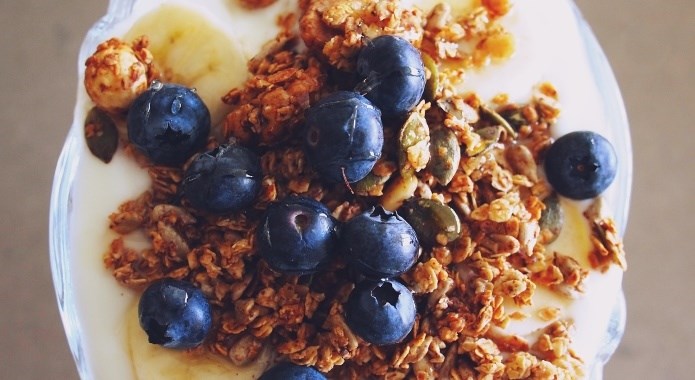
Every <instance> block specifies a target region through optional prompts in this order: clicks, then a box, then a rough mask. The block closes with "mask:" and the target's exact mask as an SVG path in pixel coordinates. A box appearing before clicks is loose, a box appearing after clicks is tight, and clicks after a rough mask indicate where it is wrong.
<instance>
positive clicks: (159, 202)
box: [104, 0, 625, 379]
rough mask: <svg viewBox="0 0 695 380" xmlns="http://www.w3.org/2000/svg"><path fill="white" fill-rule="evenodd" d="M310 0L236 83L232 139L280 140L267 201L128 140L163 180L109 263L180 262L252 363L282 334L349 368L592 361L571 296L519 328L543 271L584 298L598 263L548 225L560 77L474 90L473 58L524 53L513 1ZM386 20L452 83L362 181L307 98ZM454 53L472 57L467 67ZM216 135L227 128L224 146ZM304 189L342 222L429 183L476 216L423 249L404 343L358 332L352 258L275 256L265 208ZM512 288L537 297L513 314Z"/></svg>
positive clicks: (597, 255)
mask: <svg viewBox="0 0 695 380" xmlns="http://www.w3.org/2000/svg"><path fill="white" fill-rule="evenodd" d="M244 3H247V4H249V5H252V6H261V5H262V4H265V3H268V2H266V1H261V2H249V1H245V2H244ZM300 6H301V8H302V11H303V12H302V15H301V17H300V18H299V20H295V19H294V18H293V17H287V18H285V19H284V20H283V22H284V24H285V25H287V27H286V28H285V30H283V31H282V32H281V33H280V35H278V37H277V38H276V39H275V40H274V41H271V42H270V43H269V44H268V45H267V46H266V48H265V49H264V51H263V52H261V53H260V54H259V55H258V56H256V57H255V58H253V59H252V60H251V61H250V62H249V71H250V73H251V77H250V79H248V80H247V82H246V83H245V84H244V85H243V86H242V87H240V88H235V89H231V90H230V91H229V93H228V94H227V95H226V96H225V97H224V102H225V103H227V104H229V105H231V106H232V110H231V112H230V113H229V114H228V115H227V117H226V119H225V122H224V125H223V128H222V139H223V140H229V139H235V140H236V141H237V142H239V143H241V144H243V145H246V146H250V147H255V148H258V147H262V149H263V152H264V153H263V154H262V157H261V163H262V169H263V174H264V179H263V187H262V191H261V194H260V195H259V197H258V199H257V201H256V203H255V204H254V206H253V207H252V208H251V209H249V210H247V211H245V212H238V213H233V214H231V215H225V216H214V215H208V214H205V213H201V212H199V211H196V210H195V209H192V208H191V207H189V206H188V205H187V204H186V201H185V200H184V201H181V200H180V199H179V198H180V197H178V193H179V185H180V183H181V173H182V169H183V168H165V167H158V166H152V165H151V164H149V163H148V162H147V161H146V160H145V159H143V158H142V157H140V156H139V155H138V154H137V153H135V152H134V151H133V150H132V148H129V147H126V152H128V153H129V154H130V155H131V156H133V157H134V158H135V159H136V160H138V162H139V163H141V165H142V166H144V167H146V168H147V170H148V172H149V174H150V176H151V178H152V179H153V186H152V188H151V189H150V190H149V191H148V192H146V193H145V194H143V195H142V196H141V197H139V198H137V199H134V200H131V201H129V202H126V203H124V204H123V205H121V206H120V207H119V209H118V210H117V211H115V212H114V213H113V214H112V215H111V217H110V222H111V225H110V227H111V229H112V230H113V231H115V232H116V233H118V234H119V235H121V236H120V237H118V238H117V239H115V240H113V242H112V243H111V245H110V247H109V249H108V251H107V253H106V255H105V258H104V262H105V265H106V266H107V267H108V268H109V269H110V270H111V271H112V272H113V274H114V277H115V278H116V280H117V281H119V282H121V283H122V284H124V285H126V286H129V287H132V288H135V289H141V288H143V287H144V286H146V285H147V284H149V283H151V282H153V281H155V280H157V279H159V278H162V277H172V278H177V279H185V280H187V281H190V282H192V283H193V284H195V285H196V286H197V287H199V288H200V289H201V290H202V291H203V292H204V293H205V295H206V296H207V297H208V299H209V300H210V301H211V303H212V305H213V311H214V320H215V328H214V333H213V334H212V336H211V337H210V338H209V339H208V341H207V342H206V343H205V346H206V349H207V350H209V351H210V352H213V353H215V354H218V355H220V356H222V357H226V358H228V359H229V360H231V361H232V362H233V363H235V364H238V365H244V364H247V363H249V362H251V361H253V360H255V359H256V358H257V357H258V356H259V355H260V353H261V351H262V350H263V349H264V348H266V347H272V348H274V350H275V353H276V354H277V355H278V356H281V357H283V358H286V359H288V360H291V361H293V362H295V363H297V364H302V365H312V366H315V367H316V368H317V369H319V370H320V371H323V372H326V373H328V374H329V376H330V377H332V378H340V379H363V378H374V377H377V378H384V379H405V378H417V379H434V378H452V379H472V378H476V379H525V378H533V379H554V378H578V377H581V376H582V375H583V369H582V360H581V359H580V358H578V357H577V355H576V354H575V353H574V351H572V349H571V335H570V332H569V329H570V326H571V321H570V320H566V319H563V316H562V313H561V311H560V310H558V309H555V308H552V307H546V308H542V309H541V310H540V311H539V312H538V317H539V318H540V319H541V320H543V321H545V322H547V324H546V327H545V328H544V329H543V331H541V333H540V334H539V336H538V337H537V338H536V339H535V340H534V341H530V342H527V341H526V340H524V339H523V338H521V337H518V336H515V335H510V334H508V333H506V332H504V330H503V329H504V327H505V326H506V325H507V324H508V323H510V321H511V320H515V319H524V318H529V317H530V316H529V315H528V314H525V313H524V312H523V307H526V306H528V305H530V304H531V303H532V298H533V295H534V292H535V291H536V289H537V288H538V287H545V288H547V289H548V290H550V291H553V292H555V293H557V294H561V295H563V296H567V297H576V296H579V295H581V293H582V291H583V287H582V285H583V282H584V280H585V278H586V277H587V275H588V270H587V269H585V268H583V267H582V266H581V265H580V264H579V263H578V262H577V261H576V260H575V259H573V258H572V257H569V256H566V255H563V254H562V253H560V252H549V251H547V250H546V245H545V240H544V237H543V235H542V230H541V227H540V219H541V215H542V211H543V209H544V208H545V204H544V202H543V199H545V197H547V196H548V194H549V193H550V192H551V190H550V189H549V186H548V184H547V183H545V181H544V179H543V178H542V177H541V176H539V175H538V167H537V166H538V162H540V160H541V159H542V155H543V152H544V150H545V149H546V148H547V147H548V146H549V145H550V144H551V143H552V138H551V135H550V130H551V127H552V125H553V124H554V123H555V121H556V118H557V116H558V114H559V106H558V100H557V93H556V91H555V90H554V88H553V87H552V86H551V85H550V84H547V83H544V84H540V85H539V86H538V87H537V88H536V89H535V90H534V96H533V97H532V99H531V100H530V101H529V102H528V103H527V104H511V103H509V102H508V100H507V99H506V97H505V96H500V97H497V98H496V99H495V102H493V104H485V103H484V102H482V101H481V100H480V99H479V98H478V97H477V96H475V94H460V93H458V92H457V90H456V84H457V83H458V82H459V81H460V80H461V78H462V75H463V70H466V69H469V68H472V67H479V66H483V65H486V64H488V63H489V62H491V61H495V60H504V59H506V58H508V57H509V56H510V55H511V54H512V53H513V50H514V40H513V37H512V36H511V35H510V34H509V33H508V32H507V31H505V30H504V29H503V28H502V27H501V26H500V24H499V22H498V21H499V20H500V19H501V18H502V17H504V15H506V14H507V13H508V11H509V9H510V7H511V5H510V2H509V1H506V0H485V1H482V3H481V5H480V6H479V7H476V8H474V9H472V10H470V11H469V12H468V13H466V14H463V15H457V16H455V15H453V14H452V12H451V9H450V8H449V7H448V6H447V5H445V4H440V5H437V6H436V7H435V8H434V9H433V11H432V12H431V13H430V14H429V15H424V14H423V12H422V11H420V10H419V9H417V8H408V7H404V6H403V5H402V4H401V3H400V2H399V1H396V0H388V1H381V2H369V1H362V0H358V1H346V0H335V1H328V0H303V1H301V2H300ZM296 23H298V24H299V34H300V36H301V38H302V40H303V41H304V43H305V44H306V46H307V47H308V49H307V50H302V49H300V48H298V44H297V42H298V36H296V35H294V34H293V32H292V31H291V30H292V28H291V26H293V25H294V24H296ZM381 34H397V35H401V36H403V37H405V38H406V39H408V40H410V41H411V42H412V43H413V44H414V45H415V46H418V47H420V48H421V49H422V51H423V52H425V53H427V54H429V55H430V56H431V57H433V58H434V59H435V60H436V61H437V62H438V65H439V67H440V70H438V72H437V73H436V75H437V78H438V83H439V85H438V87H437V89H436V91H435V93H434V98H433V99H427V100H424V101H423V103H421V104H420V105H419V106H418V108H417V109H416V110H415V111H413V112H412V113H411V114H410V116H409V118H408V120H407V121H406V122H405V126H404V128H403V130H404V131H406V132H407V130H406V127H408V125H409V124H412V125H413V131H412V132H413V135H412V136H410V135H405V134H403V133H401V134H399V133H397V132H396V131H393V130H391V131H389V130H386V131H385V149H384V152H383V155H382V157H381V159H380V161H379V162H378V163H377V164H376V165H375V167H374V169H373V171H372V173H371V174H370V176H368V177H367V179H365V180H363V181H360V182H359V183H357V184H355V185H354V190H355V191H356V193H357V196H355V195H353V194H351V192H352V191H353V189H351V188H346V187H345V186H343V185H342V184H338V185H327V184H325V183H323V182H321V181H320V179H319V178H318V176H317V175H316V174H315V173H314V172H313V170H312V169H311V168H310V167H308V165H307V163H306V160H305V158H304V153H303V150H302V149H301V145H300V142H299V139H298V128H299V125H300V124H301V123H302V121H303V114H304V111H305V110H306V109H307V108H309V106H310V105H311V104H313V102H315V101H316V100H317V99H318V98H319V97H320V96H321V95H323V94H324V93H327V92H330V91H332V90H333V89H335V88H337V87H339V85H337V84H336V83H334V82H332V81H331V78H330V77H331V75H330V73H331V70H335V69H338V70H351V69H353V68H354V64H355V59H356V57H355V56H356V54H357V52H358V51H359V48H360V47H361V46H363V44H364V43H365V41H368V39H369V38H373V37H375V36H378V35H381ZM145 41H146V40H145ZM142 44H143V46H145V45H146V43H144V42H143V43H142ZM444 62H456V63H457V65H456V66H455V67H456V68H451V67H453V66H450V65H444ZM445 66H446V67H449V68H448V69H444V67H445ZM430 75H433V73H430ZM397 127H400V126H397ZM392 129H393V128H392ZM437 130H445V131H447V133H450V134H451V135H452V136H454V139H455V142H456V144H455V146H456V149H458V151H457V153H458V155H457V156H456V157H457V158H456V160H455V161H453V158H451V161H448V162H449V164H450V163H451V162H457V164H456V165H454V166H453V173H452V174H451V176H450V177H451V178H449V179H448V180H447V181H443V180H440V179H438V178H441V177H437V176H435V175H434V174H433V173H432V169H431V166H428V163H429V162H430V160H432V159H433V158H432V157H439V158H441V159H444V160H446V159H447V158H450V157H453V153H451V152H450V151H448V150H442V151H437V152H435V154H431V151H430V133H431V132H433V131H437ZM216 144H218V142H217V141H216V140H215V139H212V140H211V141H210V144H209V145H210V146H215V145H216ZM450 166H451V165H450ZM290 194H303V195H306V196H310V197H312V198H315V199H317V200H319V201H321V202H323V203H324V204H326V205H327V207H329V208H330V209H331V211H332V213H333V216H334V217H335V218H336V219H338V220H339V221H347V220H349V219H350V218H352V217H353V216H354V215H356V214H358V213H359V212H361V211H362V210H364V209H366V208H367V207H369V206H370V205H373V204H376V203H379V204H382V205H384V206H385V207H386V208H391V209H397V208H399V207H400V206H401V205H402V204H403V202H405V201H406V200H408V199H411V198H415V199H426V200H431V201H435V202H437V203H438V204H442V205H445V206H446V207H447V208H448V209H450V210H451V212H452V213H454V215H455V217H456V218H457V220H460V226H457V228H458V229H455V230H454V231H456V234H455V235H456V236H454V237H453V238H451V237H450V236H449V234H450V233H451V231H452V230H451V229H449V227H450V226H447V225H444V226H438V227H441V228H442V230H441V231H440V232H439V233H435V234H433V236H432V244H429V245H428V246H425V247H423V251H422V253H421V256H420V258H419V261H418V263H417V264H416V265H415V266H413V268H412V269H410V270H409V271H408V272H406V273H405V274H403V275H402V276H401V280H403V281H404V282H405V283H406V284H407V285H408V286H409V288H410V289H411V290H412V291H413V293H414V295H415V299H416V303H417V304H418V305H425V307H420V308H419V310H418V317H417V321H416V325H415V327H414V329H413V331H412V333H411V334H410V335H408V337H407V338H406V339H405V340H404V341H402V342H401V343H399V344H396V345H394V346H392V347H378V346H374V345H371V344H369V343H367V342H365V341H363V340H362V339H361V338H360V337H359V336H356V335H355V334H354V333H352V331H351V330H350V328H349V327H348V326H347V324H346V322H345V319H344V314H343V304H344V303H345V301H346V299H347V296H348V294H349V293H350V291H351V290H352V288H353V287H354V285H355V284H354V282H353V281H354V278H353V277H352V276H350V274H349V272H348V270H347V269H346V265H345V262H343V261H341V260H340V259H338V260H336V261H335V262H333V263H331V264H330V266H329V268H327V269H326V270H324V271H322V272H320V273H317V274H315V275H313V276H311V277H309V278H307V277H306V276H304V277H302V276H292V275H284V274H279V273H276V272H274V271H272V270H271V269H270V268H269V267H268V266H267V265H266V264H265V263H264V262H263V260H261V259H260V258H259V255H258V254H257V252H256V242H255V236H256V228H257V227H258V223H259V220H260V218H261V216H262V214H263V211H264V210H265V209H266V207H267V205H268V204H269V203H270V202H273V201H276V200H279V199H282V198H283V197H285V196H287V195H290ZM585 216H586V218H587V220H588V221H589V222H590V224H591V231H592V237H591V239H592V244H593V247H594V249H593V250H592V252H591V253H590V254H589V259H590V262H591V263H592V265H593V267H594V268H597V269H600V270H605V269H607V268H608V266H609V265H611V264H617V265H618V266H620V267H622V268H624V267H625V259H624V252H623V250H622V245H621V243H620V241H619V239H618V237H617V233H616V230H615V226H614V224H613V222H612V221H611V220H610V219H607V218H604V217H601V216H600V213H599V212H598V211H596V210H594V209H590V210H589V211H587V213H586V214H585ZM452 228H453V227H452ZM136 231H141V232H143V233H144V234H145V235H146V236H148V238H149V241H150V242H151V246H150V247H148V248H146V249H142V250H138V249H133V248H130V247H128V245H127V244H126V242H125V238H124V237H125V236H126V235H128V234H130V233H133V232H136ZM506 302H511V303H512V304H514V305H516V306H517V307H518V308H520V310H515V311H513V312H511V313H510V312H508V311H507V308H508V307H507V305H505V303H506Z"/></svg>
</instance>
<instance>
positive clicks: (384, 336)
mask: <svg viewBox="0 0 695 380" xmlns="http://www.w3.org/2000/svg"><path fill="white" fill-rule="evenodd" d="M345 321H346V322H347V325H348V326H349V327H350V329H351V330H352V331H353V332H354V333H355V334H357V335H359V336H360V337H361V338H362V339H364V340H366V341H367V342H369V343H372V344H376V345H379V346H382V345H386V344H394V343H398V342H400V341H402V340H403V339H404V338H405V337H406V336H407V335H408V334H409V333H410V330H412V329H413V325H414V324H415V300H414V299H413V295H412V293H411V292H410V290H408V288H406V287H405V285H403V284H401V283H400V282H396V281H393V280H382V281H370V280H366V281H362V282H360V283H359V284H357V286H355V289H353V290H352V293H350V296H349V297H348V300H347V303H346V304H345Z"/></svg>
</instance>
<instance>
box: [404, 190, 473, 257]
mask: <svg viewBox="0 0 695 380" xmlns="http://www.w3.org/2000/svg"><path fill="white" fill-rule="evenodd" d="M398 212H399V214H401V215H402V216H403V218H405V220H406V221H407V222H408V223H410V225H411V226H412V227H413V229H414V230H415V233H416V234H417V236H418V239H420V241H421V242H422V243H423V244H425V245H428V246H434V245H435V244H437V243H439V244H442V243H445V244H446V243H451V242H452V241H454V240H456V239H458V237H459V236H460V235H461V221H460V220H459V217H458V215H457V214H456V212H455V211H454V210H453V209H452V208H451V207H449V206H447V205H446V204H443V203H441V202H438V201H435V200H432V199H424V198H420V199H413V200H410V201H408V202H406V203H405V204H404V205H403V207H401V209H400V210H399V211H398ZM442 240H443V241H442Z"/></svg>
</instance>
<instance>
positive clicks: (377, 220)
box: [340, 206, 420, 278]
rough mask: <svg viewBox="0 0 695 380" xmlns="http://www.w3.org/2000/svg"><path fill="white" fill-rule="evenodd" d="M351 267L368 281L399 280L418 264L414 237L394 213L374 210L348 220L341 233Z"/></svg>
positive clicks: (378, 207) (408, 225)
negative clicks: (378, 279) (371, 279)
mask: <svg viewBox="0 0 695 380" xmlns="http://www.w3.org/2000/svg"><path fill="white" fill-rule="evenodd" d="M340 241H341V244H340V245H341V247H342V249H343V250H344V252H345V255H346V256H347V259H348V261H349V262H350V265H351V266H353V267H354V268H356V269H357V270H358V271H359V272H361V273H362V274H364V275H365V276H367V277H371V278H387V277H394V276H398V275H400V274H401V273H404V272H405V271H407V270H408V269H410V267H411V266H413V264H415V261H416V260H417V255H418V249H419V248H420V246H419V244H418V239H417V236H416V235H415V231H414V230H413V228H412V227H411V226H410V224H408V222H406V221H405V220H404V219H403V218H401V217H400V216H399V215H398V214H397V213H395V212H390V211H386V210H384V208H383V207H381V206H377V207H375V208H372V209H371V210H370V211H366V212H364V213H361V214H359V215H357V216H355V217H354V218H352V219H350V221H349V222H347V223H346V224H345V226H344V227H343V229H342V230H341V237H340Z"/></svg>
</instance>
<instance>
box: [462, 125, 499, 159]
mask: <svg viewBox="0 0 695 380" xmlns="http://www.w3.org/2000/svg"><path fill="white" fill-rule="evenodd" d="M474 132H475V133H477V134H478V135H479V136H480V142H479V143H478V145H476V146H474V147H473V148H472V149H467V150H466V153H468V155H469V156H471V157H474V156H477V155H479V154H481V153H484V152H487V150H488V149H490V148H491V147H492V146H493V145H494V144H496V143H498V142H499V141H500V137H502V128H500V127H499V126H496V125H494V126H489V127H483V128H480V129H477V130H475V131H474Z"/></svg>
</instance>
